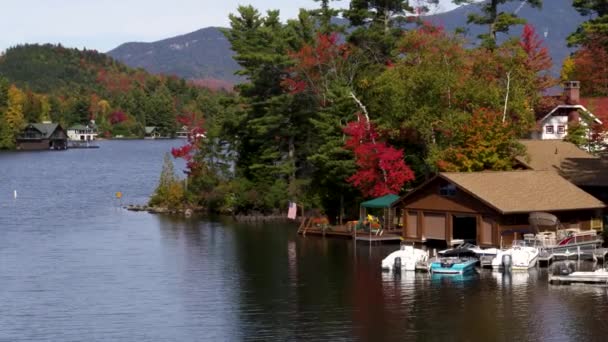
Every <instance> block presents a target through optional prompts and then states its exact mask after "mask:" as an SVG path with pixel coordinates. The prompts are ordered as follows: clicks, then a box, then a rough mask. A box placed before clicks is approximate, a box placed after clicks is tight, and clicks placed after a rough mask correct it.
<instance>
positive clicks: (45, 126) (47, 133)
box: [29, 123, 59, 139]
mask: <svg viewBox="0 0 608 342" xmlns="http://www.w3.org/2000/svg"><path fill="white" fill-rule="evenodd" d="M29 126H32V127H34V128H35V129H37V130H38V131H39V132H40V133H42V136H43V138H44V139H48V138H50V137H51V135H52V134H53V133H54V132H55V130H56V129H57V126H59V124H57V123H31V124H29Z"/></svg>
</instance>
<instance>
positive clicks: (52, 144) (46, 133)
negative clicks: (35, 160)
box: [17, 122, 68, 151]
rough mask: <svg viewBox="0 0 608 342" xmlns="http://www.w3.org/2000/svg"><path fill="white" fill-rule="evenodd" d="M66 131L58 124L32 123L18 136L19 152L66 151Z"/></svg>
mask: <svg viewBox="0 0 608 342" xmlns="http://www.w3.org/2000/svg"><path fill="white" fill-rule="evenodd" d="M67 142H68V137H67V134H66V132H65V130H64V129H63V128H62V127H61V125H59V124H57V123H50V122H44V123H30V124H27V125H26V126H25V128H24V129H23V131H22V132H21V134H19V136H17V150H28V151H32V150H65V149H67V147H68V143H67Z"/></svg>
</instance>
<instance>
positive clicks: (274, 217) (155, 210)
mask: <svg viewBox="0 0 608 342" xmlns="http://www.w3.org/2000/svg"><path fill="white" fill-rule="evenodd" d="M123 209H126V210H129V211H135V212H142V211H145V212H148V213H150V214H165V215H180V216H181V215H183V216H186V217H190V216H192V215H193V214H195V213H206V212H207V211H206V209H205V208H203V207H188V208H180V209H169V208H167V207H157V206H149V205H137V204H130V205H126V206H124V207H123ZM226 216H231V217H232V218H233V219H234V220H235V221H238V222H249V223H264V222H281V221H288V219H287V214H271V215H264V214H259V213H255V214H247V215H243V214H239V215H226Z"/></svg>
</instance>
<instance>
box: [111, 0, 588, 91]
mask: <svg viewBox="0 0 608 342" xmlns="http://www.w3.org/2000/svg"><path fill="white" fill-rule="evenodd" d="M500 11H504V12H517V14H518V15H519V16H520V17H522V18H524V19H526V20H527V21H528V23H530V24H532V25H533V26H534V27H535V28H536V30H537V32H538V33H539V35H540V36H541V37H544V39H545V44H546V46H547V47H548V49H549V52H550V54H551V56H552V57H553V62H554V71H555V72H556V73H557V72H558V71H559V69H560V68H561V64H562V61H563V60H564V58H565V57H566V56H568V54H569V53H570V52H571V51H572V50H571V49H569V48H568V47H567V46H566V38H567V37H568V35H569V34H570V33H572V32H574V31H575V30H576V28H577V27H578V26H579V25H580V23H582V22H583V21H584V20H585V18H584V17H582V16H581V15H580V14H579V13H578V12H576V10H575V9H574V8H573V7H572V0H545V1H544V5H543V7H542V9H541V10H538V9H535V8H531V7H530V5H529V4H527V3H526V1H514V2H510V3H507V4H505V5H503V6H501V7H500ZM473 12H479V6H477V5H467V6H461V7H459V8H457V9H454V10H452V11H449V12H445V13H440V14H435V15H432V16H429V17H427V20H429V21H431V22H433V23H435V24H438V25H442V26H444V27H445V28H446V29H447V30H449V31H453V30H455V29H457V28H465V29H466V30H467V37H468V38H469V39H471V41H475V40H476V37H477V35H479V34H481V33H484V32H486V31H487V27H486V26H478V25H467V23H466V22H467V16H468V14H469V13H473ZM521 32H522V26H519V27H516V28H514V29H513V30H512V31H511V32H510V35H511V36H519V35H520V34H521ZM504 38H505V37H504V35H499V39H504ZM108 54H109V55H110V56H112V57H114V58H115V59H117V60H119V61H121V62H123V63H125V64H127V65H129V66H132V67H142V68H144V69H146V70H148V71H150V72H153V73H163V74H173V75H177V76H180V77H183V78H186V79H203V82H205V81H206V80H209V79H211V83H214V82H218V80H220V81H224V82H229V83H236V82H239V81H240V80H242V79H241V78H239V77H238V76H235V75H234V72H235V71H236V70H238V68H239V66H238V64H237V63H236V62H235V61H234V60H233V59H232V58H231V57H232V56H233V55H234V52H233V51H232V50H231V49H230V43H229V42H228V40H227V39H226V38H225V37H224V35H223V34H222V32H221V31H220V29H219V28H216V27H208V28H204V29H201V30H198V31H195V32H192V33H188V34H185V35H183V36H178V37H174V38H169V39H164V40H160V41H157V42H153V43H126V44H123V45H121V46H119V47H117V48H116V49H114V50H111V51H109V52H108Z"/></svg>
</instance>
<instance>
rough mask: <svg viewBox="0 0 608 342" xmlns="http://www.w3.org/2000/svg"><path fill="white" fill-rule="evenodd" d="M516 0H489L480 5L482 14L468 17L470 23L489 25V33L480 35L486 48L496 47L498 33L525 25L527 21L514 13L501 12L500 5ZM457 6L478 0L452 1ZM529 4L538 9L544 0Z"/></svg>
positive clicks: (531, 0) (533, 0)
mask: <svg viewBox="0 0 608 342" xmlns="http://www.w3.org/2000/svg"><path fill="white" fill-rule="evenodd" d="M511 1H514V0H488V1H483V2H481V3H479V6H480V7H481V14H477V13H471V14H469V17H468V20H467V21H468V23H469V24H470V23H473V24H476V25H488V33H487V34H483V35H480V36H479V38H481V39H482V43H483V45H484V46H486V47H488V48H492V49H493V48H494V47H496V35H497V34H498V33H507V32H509V28H510V27H511V26H513V25H521V24H525V23H526V21H525V20H524V19H522V18H519V17H518V16H517V15H516V14H514V13H505V12H500V11H499V9H498V6H499V5H502V4H505V3H507V2H511ZM452 2H453V3H454V4H456V5H462V4H473V3H477V2H478V1H476V0H452ZM527 3H528V4H529V5H530V6H532V7H536V8H540V7H541V6H542V0H528V1H527Z"/></svg>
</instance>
